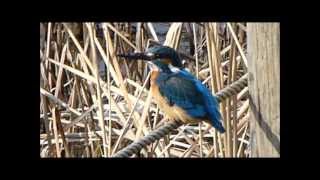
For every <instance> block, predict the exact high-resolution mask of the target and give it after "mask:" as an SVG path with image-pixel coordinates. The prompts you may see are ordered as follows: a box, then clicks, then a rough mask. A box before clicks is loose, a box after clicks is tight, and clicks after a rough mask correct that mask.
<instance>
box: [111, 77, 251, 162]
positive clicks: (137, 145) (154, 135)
mask: <svg viewBox="0 0 320 180" xmlns="http://www.w3.org/2000/svg"><path fill="white" fill-rule="evenodd" d="M247 79H248V74H245V75H244V76H242V77H241V78H240V79H239V80H237V81H236V82H234V83H232V84H230V85H229V86H228V87H226V88H224V89H222V90H221V91H219V92H218V93H216V98H217V101H218V102H219V103H220V102H222V101H223V100H226V99H227V98H229V97H231V96H233V95H236V94H237V93H239V92H240V91H241V90H242V89H243V88H244V87H246V86H247V84H248V80H247ZM181 125H182V123H181V122H180V121H170V122H168V123H167V124H165V125H163V126H161V127H160V128H158V129H156V130H154V131H152V132H151V133H150V134H148V135H147V136H145V137H143V138H141V139H139V140H137V141H135V142H133V143H131V144H130V145H129V146H127V147H125V148H123V149H122V150H120V151H119V152H117V153H116V154H114V155H113V156H112V157H119V158H124V157H130V156H131V155H133V154H137V153H138V152H140V150H141V149H142V148H144V147H146V146H148V145H150V144H151V143H153V142H155V141H156V140H159V139H161V138H162V137H164V136H165V135H167V134H168V133H169V132H171V131H173V130H174V129H177V128H178V127H180V126H181Z"/></svg>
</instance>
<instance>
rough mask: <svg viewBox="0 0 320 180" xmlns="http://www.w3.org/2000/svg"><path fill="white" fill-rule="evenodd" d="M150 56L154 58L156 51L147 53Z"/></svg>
mask: <svg viewBox="0 0 320 180" xmlns="http://www.w3.org/2000/svg"><path fill="white" fill-rule="evenodd" d="M146 55H147V56H148V57H150V58H154V56H155V55H154V53H151V52H148V53H147V54H146Z"/></svg>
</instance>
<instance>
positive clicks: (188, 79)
mask: <svg viewBox="0 0 320 180" xmlns="http://www.w3.org/2000/svg"><path fill="white" fill-rule="evenodd" d="M157 83H158V85H159V90H160V93H161V94H162V95H163V96H165V97H166V98H167V100H168V101H169V103H170V104H172V105H173V104H176V105H177V106H179V107H181V108H182V109H184V110H185V111H186V112H187V113H188V115H190V116H191V117H194V118H205V117H206V118H208V119H209V120H210V121H211V124H212V125H213V126H214V127H215V128H217V129H218V130H219V131H220V132H224V131H225V130H224V128H223V126H222V124H221V115H220V112H219V109H218V107H219V106H218V102H217V100H216V98H215V97H214V96H213V95H212V94H211V92H210V91H209V90H208V89H207V88H206V87H205V86H204V85H203V84H202V83H201V81H199V80H197V79H196V78H195V77H194V76H192V75H191V74H190V73H188V72H187V71H184V70H182V71H180V72H178V73H174V74H165V75H162V76H159V78H158V79H157Z"/></svg>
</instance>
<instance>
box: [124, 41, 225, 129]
mask: <svg viewBox="0 0 320 180" xmlns="http://www.w3.org/2000/svg"><path fill="white" fill-rule="evenodd" d="M118 56H120V57H124V58H127V59H132V60H144V61H147V62H148V64H149V67H150V68H151V77H150V84H151V86H150V90H151V93H152V97H153V98H154V100H155V102H156V103H157V104H158V105H159V107H160V109H161V110H162V111H163V112H164V113H165V114H166V115H167V116H168V117H169V118H170V119H172V120H176V121H181V122H182V123H191V124H195V123H198V122H200V121H205V122H207V123H209V124H211V125H212V126H213V127H214V128H215V129H217V130H218V131H219V132H220V133H224V132H225V129H224V127H223V125H222V123H221V122H222V118H221V114H220V112H219V106H218V102H217V99H216V97H215V96H214V95H212V94H211V92H210V91H209V89H208V88H207V87H206V86H205V85H203V84H202V83H201V81H199V80H198V79H197V78H196V77H194V76H193V75H192V74H191V73H189V72H188V71H187V70H186V69H185V68H184V67H183V64H182V60H181V58H180V56H179V54H178V53H177V52H176V51H175V50H174V49H173V48H171V47H168V46H163V45H155V46H153V47H151V48H149V49H148V50H147V51H145V52H137V53H128V54H118Z"/></svg>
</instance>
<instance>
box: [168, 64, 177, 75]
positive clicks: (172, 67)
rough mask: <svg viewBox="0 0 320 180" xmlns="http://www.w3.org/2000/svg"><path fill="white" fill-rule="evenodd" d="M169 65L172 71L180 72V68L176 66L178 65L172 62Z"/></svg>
mask: <svg viewBox="0 0 320 180" xmlns="http://www.w3.org/2000/svg"><path fill="white" fill-rule="evenodd" d="M168 67H169V69H170V70H171V72H174V73H177V72H180V69H179V68H176V67H174V66H172V65H171V64H169V65H168Z"/></svg>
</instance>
